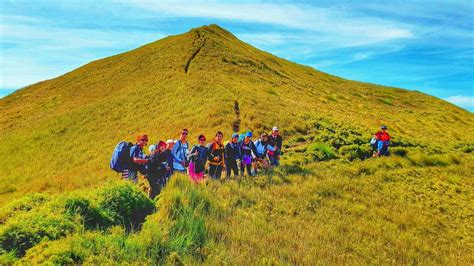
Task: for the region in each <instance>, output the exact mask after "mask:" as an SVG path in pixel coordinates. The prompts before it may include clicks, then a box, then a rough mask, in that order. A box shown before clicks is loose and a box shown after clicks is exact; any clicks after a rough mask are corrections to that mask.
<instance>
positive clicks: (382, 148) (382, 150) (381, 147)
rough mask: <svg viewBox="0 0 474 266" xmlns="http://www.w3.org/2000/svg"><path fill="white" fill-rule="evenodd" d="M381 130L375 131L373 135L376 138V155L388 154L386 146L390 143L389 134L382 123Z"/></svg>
mask: <svg viewBox="0 0 474 266" xmlns="http://www.w3.org/2000/svg"><path fill="white" fill-rule="evenodd" d="M380 129H381V130H380V131H378V132H377V133H375V135H374V137H375V138H376V139H377V154H376V156H378V157H380V156H388V155H389V154H388V146H389V145H390V139H391V137H390V135H389V134H388V132H387V126H385V125H383V126H382V127H381V128H380Z"/></svg>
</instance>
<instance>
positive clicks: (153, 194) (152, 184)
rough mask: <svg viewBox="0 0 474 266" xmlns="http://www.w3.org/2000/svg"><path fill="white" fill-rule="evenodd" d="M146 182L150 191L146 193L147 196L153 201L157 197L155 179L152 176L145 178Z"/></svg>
mask: <svg viewBox="0 0 474 266" xmlns="http://www.w3.org/2000/svg"><path fill="white" fill-rule="evenodd" d="M146 180H148V184H150V191H149V192H148V196H149V197H150V199H154V198H155V197H156V195H157V189H158V184H157V179H156V178H155V177H153V176H146Z"/></svg>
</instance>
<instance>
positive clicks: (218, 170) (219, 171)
mask: <svg viewBox="0 0 474 266" xmlns="http://www.w3.org/2000/svg"><path fill="white" fill-rule="evenodd" d="M221 175H222V165H216V173H215V178H216V179H220V178H221Z"/></svg>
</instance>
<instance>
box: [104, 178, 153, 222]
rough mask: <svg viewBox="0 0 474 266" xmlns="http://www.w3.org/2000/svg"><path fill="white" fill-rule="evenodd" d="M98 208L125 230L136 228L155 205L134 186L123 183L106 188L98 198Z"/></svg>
mask: <svg viewBox="0 0 474 266" xmlns="http://www.w3.org/2000/svg"><path fill="white" fill-rule="evenodd" d="M99 208H101V209H102V210H103V211H104V212H105V213H106V214H107V216H109V217H110V218H111V219H112V221H113V223H114V224H121V225H123V226H125V228H127V230H131V229H137V228H138V227H139V226H140V224H142V223H143V222H144V221H145V217H146V216H147V215H149V214H151V213H152V212H154V210H155V205H154V203H153V201H152V200H150V199H149V198H148V197H147V196H146V195H145V194H144V193H142V192H140V191H139V190H138V189H137V188H136V187H135V186H133V185H131V184H128V183H123V184H120V185H115V186H111V187H109V188H106V189H105V190H104V191H103V192H102V193H101V194H100V199H99Z"/></svg>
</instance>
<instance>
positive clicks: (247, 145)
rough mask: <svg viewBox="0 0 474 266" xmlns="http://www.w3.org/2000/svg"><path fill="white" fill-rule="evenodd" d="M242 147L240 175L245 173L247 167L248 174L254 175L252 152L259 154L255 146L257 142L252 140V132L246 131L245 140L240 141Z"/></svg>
mask: <svg viewBox="0 0 474 266" xmlns="http://www.w3.org/2000/svg"><path fill="white" fill-rule="evenodd" d="M239 147H240V155H241V162H240V175H242V176H243V175H244V170H245V168H246V169H247V174H248V175H249V176H253V175H252V161H254V159H253V156H252V153H253V154H254V155H255V156H258V152H257V149H256V148H255V144H254V143H253V141H252V132H250V131H249V132H247V133H245V138H244V140H243V141H242V142H241V143H239Z"/></svg>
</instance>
